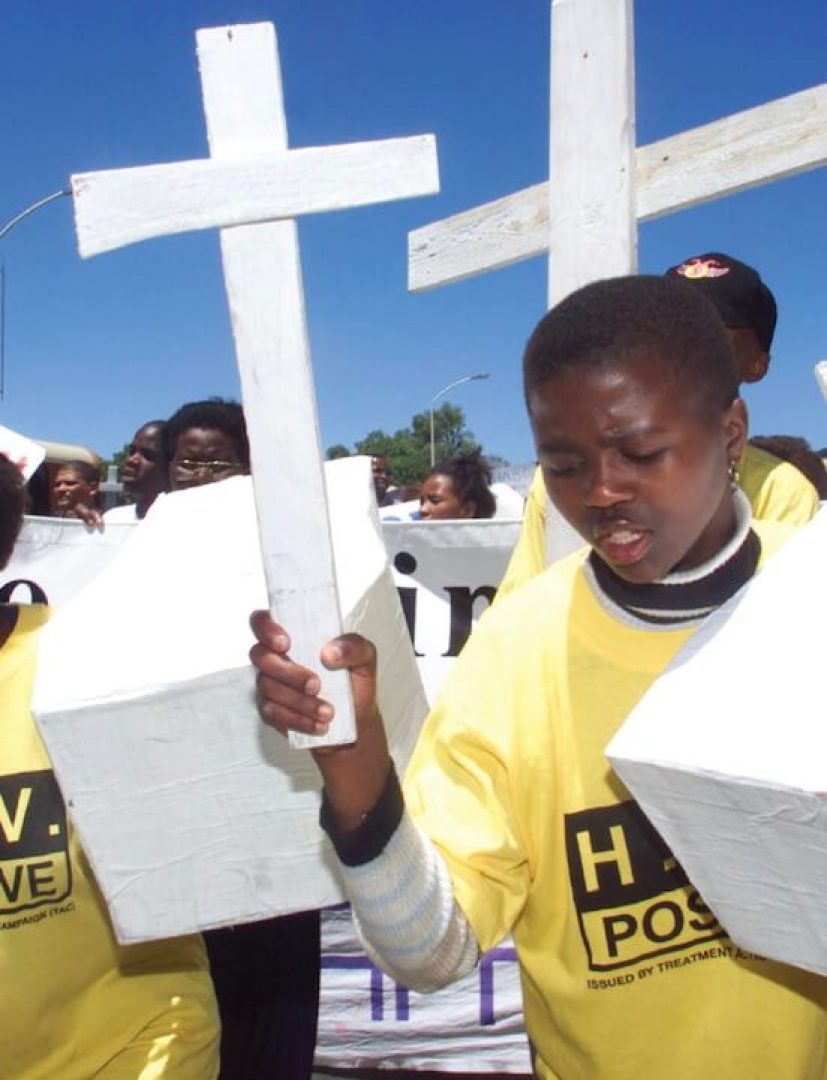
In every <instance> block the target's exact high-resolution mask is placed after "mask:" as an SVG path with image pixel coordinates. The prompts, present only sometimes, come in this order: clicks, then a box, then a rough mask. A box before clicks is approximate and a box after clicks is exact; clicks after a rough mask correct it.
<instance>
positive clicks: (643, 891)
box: [405, 525, 827, 1080]
mask: <svg viewBox="0 0 827 1080" xmlns="http://www.w3.org/2000/svg"><path fill="white" fill-rule="evenodd" d="M757 531H758V532H759V533H760V535H761V537H762V545H763V549H764V550H765V551H766V550H767V545H768V544H770V543H772V542H773V539H774V540H775V541H776V542H777V540H778V535H777V534H778V533H781V534H786V533H788V532H789V530H785V529H782V528H781V527H779V526H772V525H764V526H760V525H759V527H758V528H757ZM773 534H775V537H773ZM582 560H583V554H582V553H577V554H576V555H574V556H571V557H570V558H568V559H566V560H563V561H561V562H560V563H558V564H557V565H555V566H554V567H552V568H551V569H549V570H548V571H547V572H545V573H544V574H542V575H541V576H540V577H538V578H537V579H536V580H535V581H532V582H531V583H530V584H528V585H527V586H525V587H524V588H523V589H520V590H519V591H518V592H517V593H515V594H514V595H513V596H511V597H508V598H507V599H506V600H505V601H503V602H502V603H500V604H498V605H495V606H494V607H493V608H492V609H490V611H489V612H487V613H486V615H485V616H484V617H483V618H482V619H481V620H480V623H479V625H478V627H477V629H476V630H475V632H474V634H473V635H472V637H471V638H470V640H469V642H468V644H467V646H466V648H465V650H464V652H463V653H462V654H461V656H460V658H459V660H458V661H457V664H456V667H455V668H454V671H453V673H452V675H451V676H450V677H449V679H448V682H447V685H446V688H445V691H444V693H443V695H442V697H441V699H440V700H439V702H438V703H437V705H436V707H435V709H434V710H433V712H432V713H431V716H430V717H429V719H428V721H427V722H426V725H425V728H424V730H423V732H422V736H421V738H420V740H419V743H418V745H417V748H416V751H415V753H414V757H413V759H412V761H411V764H410V766H409V769H408V773H407V776H406V782H405V789H406V800H407V805H408V807H409V808H410V810H411V812H412V814H413V815H414V817H415V819H416V820H417V822H418V823H419V825H420V826H421V827H423V828H424V830H425V832H426V833H427V834H428V835H429V836H430V837H431V838H432V840H433V841H434V843H435V844H436V845H437V847H438V848H439V850H440V851H441V853H442V854H443V856H444V857H445V860H446V863H447V866H448V869H449V872H450V874H451V879H452V883H453V889H454V892H455V895H456V898H457V900H458V902H459V904H460V906H461V907H462V909H463V911H464V912H465V914H466V916H467V917H468V920H469V922H470V923H471V926H472V928H473V930H474V933H475V935H476V937H477V940H478V941H479V944H480V947H481V948H482V949H483V950H485V949H489V948H491V947H492V946H493V945H495V944H496V943H497V942H498V941H499V940H500V939H501V938H502V937H503V936H505V935H506V934H508V933H509V932H511V933H513V936H514V940H515V943H516V946H517V952H518V957H519V962H520V968H521V976H522V986H523V999H524V1009H525V1019H526V1028H527V1031H528V1035H529V1038H530V1040H531V1042H532V1044H533V1046H534V1048H535V1051H536V1057H537V1060H536V1068H537V1071H538V1075H539V1076H540V1077H542V1078H544V1080H699V1078H703V1080H824V1078H827V1012H825V1007H827V979H822V978H820V977H818V976H815V975H811V974H808V973H805V972H803V971H799V970H796V969H794V968H791V967H786V966H784V965H780V964H777V963H773V962H770V961H767V960H763V959H760V958H757V957H753V956H746V955H743V954H741V953H740V952H739V950H738V949H737V948H736V947H735V946H734V945H733V944H732V942H731V941H730V940H729V938H728V937H727V936H726V933H725V931H724V930H723V928H722V927H721V926H720V925H719V923H718V922H717V921H716V919H715V917H714V915H713V914H712V913H711V912H710V911H709V909H708V908H707V907H706V906H705V905H704V903H703V900H702V899H701V897H700V896H699V895H698V893H697V891H696V890H695V889H694V888H693V887H692V885H691V884H690V883H689V882H688V881H687V879H686V877H685V874H684V872H683V870H682V868H681V867H680V865H679V864H677V862H676V861H675V859H674V858H673V857H672V854H671V852H670V851H669V850H668V848H667V847H666V845H665V844H664V843H663V841H662V840H660V838H659V837H658V835H657V834H656V833H655V832H654V830H653V829H652V827H651V826H650V825H649V824H648V821H647V819H646V818H645V817H644V815H643V814H642V812H641V811H640V809H639V808H638V806H637V804H636V803H635V802H634V801H633V800H632V798H631V796H630V795H629V793H628V791H627V790H626V789H625V788H624V787H623V785H622V784H621V783H620V781H619V780H618V778H617V777H616V776H615V774H614V773H613V772H612V770H611V768H610V766H609V764H608V763H607V761H606V758H605V756H604V748H605V746H606V744H607V743H608V742H609V740H610V739H611V737H612V735H613V734H614V733H615V731H616V730H617V729H618V727H619V725H620V724H621V723H622V721H623V719H624V718H625V717H626V716H627V715H628V713H629V712H630V710H631V709H632V707H633V706H634V705H635V704H636V702H637V701H638V700H639V699H640V697H641V696H642V695H643V693H644V692H645V690H646V689H647V687H648V686H649V685H650V684H651V683H652V681H653V680H654V679H655V677H656V676H657V675H658V674H659V673H660V672H661V671H662V670H663V669H664V667H665V666H666V665H667V664H668V663H669V661H670V660H671V659H672V657H673V656H674V655H675V654H676V652H677V651H678V650H679V649H680V648H681V646H682V645H683V644H684V643H685V642H686V641H687V640H688V638H689V637H690V636H691V630H687V629H685V628H683V629H676V628H662V627H651V628H649V627H647V628H642V627H639V626H637V625H630V624H628V623H627V622H622V621H620V620H619V619H618V618H617V617H616V616H615V615H613V614H611V613H610V611H609V610H607V608H606V607H605V606H604V605H603V604H602V603H601V601H600V600H599V599H598V597H597V596H596V594H595V592H594V591H593V590H592V587H591V585H590V584H589V582H588V580H587V578H586V575H585V574H584V572H583V570H582Z"/></svg>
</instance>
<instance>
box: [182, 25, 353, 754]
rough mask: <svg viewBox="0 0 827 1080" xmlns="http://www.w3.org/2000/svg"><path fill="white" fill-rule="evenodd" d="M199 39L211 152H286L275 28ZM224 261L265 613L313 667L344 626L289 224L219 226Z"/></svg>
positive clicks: (333, 734)
mask: <svg viewBox="0 0 827 1080" xmlns="http://www.w3.org/2000/svg"><path fill="white" fill-rule="evenodd" d="M196 37H197V44H198V58H199V64H200V69H201V83H202V87H203V94H204V111H205V114H206V117H207V133H208V137H209V144H210V153H211V155H212V156H213V157H215V158H217V159H221V158H223V157H232V156H233V155H235V154H240V153H251V152H252V153H255V152H262V151H263V152H267V151H270V152H272V151H276V152H279V151H282V150H284V149H286V146H287V122H286V118H285V115H284V105H283V101H282V92H281V75H280V71H279V64H278V54H277V46H276V39H275V32H274V30H273V28H272V27H269V26H267V25H266V24H265V25H260V26H256V27H249V26H248V27H234V28H233V32H232V34H231V35H228V34H227V32H226V30H222V29H215V30H201V31H199V32H198V34H197V35H196ZM262 102H266V103H267V107H262ZM253 103H258V108H257V109H255V110H254V109H250V108H248V105H252V104H253ZM221 257H222V261H223V265H224V282H225V286H226V290H227V299H228V302H229V306H230V314H231V319H232V326H233V337H234V339H235V348H236V357H237V360H238V368H239V373H240V377H241V387H242V400H243V403H244V414H245V417H246V420H247V432H248V436H249V440H250V453H251V458H252V471H253V488H254V493H255V502H256V513H257V516H258V525H259V539H260V543H261V551H262V562H263V566H264V575H265V579H266V581H267V592H268V597H269V602H270V610H271V612H272V614H273V616H274V617H275V618H276V619H278V620H279V622H281V623H282V624H283V625H284V626H285V627H287V628H288V629H289V631H290V634H291V637H292V650H291V654H292V656H293V657H294V658H295V659H296V660H297V661H298V662H299V663H303V664H306V665H307V666H308V667H310V668H312V669H314V670H318V669H319V667H320V665H319V659H318V656H319V649H320V647H321V645H322V644H323V643H324V642H325V641H326V640H328V639H329V638H331V637H334V636H336V635H337V634H339V633H341V629H342V623H341V612H340V609H339V602H338V594H337V589H336V580H335V573H334V567H333V553H332V546H331V539H330V522H329V518H328V512H327V500H326V494H325V489H324V477H323V473H322V450H321V445H320V438H319V427H318V419H317V415H316V400H315V392H314V386H313V374H312V370H311V363H310V345H309V339H308V334H307V326H306V319H305V311H304V290H303V288H302V278H301V264H300V259H299V245H298V237H297V230H296V224H295V222H294V221H280V222H274V223H268V224H263V225H246V226H243V227H239V228H234V229H226V230H222V232H221ZM324 694H325V697H327V698H328V699H329V700H330V701H332V702H333V705H334V708H335V710H336V716H335V719H334V723H333V725H332V727H331V731H330V734H329V735H328V737H327V738H326V739H325V740H323V741H324V742H331V743H332V742H346V741H352V739H353V737H354V735H355V723H354V716H353V705H352V701H351V697H350V687H349V683H348V680H347V678H346V677H345V676H344V675H343V674H342V673H332V672H331V673H327V674H326V675H325V678H324ZM293 741H295V742H296V743H297V744H299V745H301V744H305V745H306V744H307V741H306V740H303V739H301V738H297V739H295V740H293ZM313 742H314V744H318V743H319V742H320V740H313Z"/></svg>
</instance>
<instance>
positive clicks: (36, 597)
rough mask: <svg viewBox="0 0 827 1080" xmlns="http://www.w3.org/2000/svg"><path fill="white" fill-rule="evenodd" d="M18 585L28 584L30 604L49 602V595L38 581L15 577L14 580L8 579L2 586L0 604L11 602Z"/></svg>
mask: <svg viewBox="0 0 827 1080" xmlns="http://www.w3.org/2000/svg"><path fill="white" fill-rule="evenodd" d="M18 585H26V586H27V587H28V590H29V603H30V604H48V603H49V598H48V596H47V595H46V593H45V592H44V591H43V589H41V587H40V586H39V585H38V584H37V582H36V581H29V579H28V578H15V580H14V581H7V582H6V584H5V585H3V587H2V588H0V604H8V603H10V602H11V598H12V593H13V592H14V590H15V589H16V588H17V587H18Z"/></svg>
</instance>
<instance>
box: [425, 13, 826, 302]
mask: <svg viewBox="0 0 827 1080" xmlns="http://www.w3.org/2000/svg"><path fill="white" fill-rule="evenodd" d="M634 133H635V112H634V51H633V35H632V0H552V4H551V129H550V146H551V171H550V175H551V182H550V183H549V182H546V183H542V184H537V185H535V186H533V187H530V188H525V189H524V190H522V191H518V192H516V193H514V194H512V195H507V196H505V197H504V198H501V199H497V200H495V201H493V202H489V203H486V204H484V205H482V206H478V207H475V208H474V209H472V210H468V211H465V212H464V213H461V214H456V215H454V216H452V217H449V218H446V219H444V220H443V221H438V222H434V223H433V224H431V225H426V226H425V227H423V228H421V229H417V230H415V231H414V232H412V233H411V234H410V237H409V269H408V284H409V287H410V288H411V289H412V290H414V291H419V290H423V289H429V288H433V287H435V286H437V285H444V284H448V283H449V282H452V281H459V280H461V279H462V278H466V277H472V276H474V275H476V274H481V273H484V272H485V271H488V270H495V269H499V268H500V267H504V266H510V265H511V264H512V263H516V262H520V261H522V260H523V259H529V258H532V257H533V256H536V255H542V254H546V253H548V254H549V256H550V259H551V262H552V263H553V265H551V263H550V266H549V303H550V304H553V303H556V302H557V301H558V300H561V299H562V298H563V297H564V296H566V295H567V294H568V293H569V292H571V291H572V290H573V289H576V288H578V287H579V286H580V285H584V284H586V283H587V282H589V281H593V280H595V279H596V278H601V277H609V276H611V275H612V274H624V273H634V272H635V270H636V266H637V258H636V231H637V230H636V222H637V221H650V220H652V219H654V218H657V217H661V216H663V215H665V214H668V213H671V212H673V211H677V210H683V209H686V208H688V207H690V206H696V205H699V204H700V203H704V202H709V201H712V200H714V199H718V198H721V197H723V196H724V195H730V194H733V193H735V192H738V191H744V190H746V189H748V188H751V187H757V186H759V185H761V184H766V183H769V182H771V181H773V180H780V179H783V178H784V177H787V176H794V175H795V174H797V173H800V172H805V171H807V170H808V169H814V168H817V167H819V166H821V165H824V164H827V84H822V85H821V86H816V87H813V88H812V89H810V90H803V91H801V92H800V93H797V94H791V95H790V96H789V97H784V98H780V99H778V100H776V101H773V102H770V103H769V104H767V105H762V106H759V107H758V108H754V109H748V110H746V111H745V112H740V113H736V114H734V115H732V116H728V117H726V118H724V119H722V120H716V121H715V122H714V123H710V124H704V125H703V126H701V127H698V128H693V129H692V130H690V131H685V132H682V133H681V134H679V135H673V136H670V137H669V138H666V139H662V140H660V141H658V142H655V143H650V144H649V145H648V146H641V147H637V148H635V134H634ZM678 254H680V252H678Z"/></svg>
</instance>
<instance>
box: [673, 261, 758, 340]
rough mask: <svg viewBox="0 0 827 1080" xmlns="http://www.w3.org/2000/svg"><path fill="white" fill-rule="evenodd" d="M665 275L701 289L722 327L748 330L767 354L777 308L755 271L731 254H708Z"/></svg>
mask: <svg viewBox="0 0 827 1080" xmlns="http://www.w3.org/2000/svg"><path fill="white" fill-rule="evenodd" d="M665 276H666V277H679V278H683V280H684V281H686V282H688V283H689V284H690V285H693V286H695V287H696V288H698V289H701V290H702V291H703V293H704V295H705V296H706V297H707V298H708V299H709V300H711V301H712V303H713V304H714V305H715V307H716V308H717V309H718V313H719V314H720V316H721V318H722V319H723V321H724V325H725V326H731V327H733V328H735V327H739V326H748V327H750V329H752V330H754V331H755V333H756V336H757V337H758V340H759V342H760V343H761V348H762V349H763V350H764V352H769V351H770V345H771V344H772V336H773V334H774V333H775V323H776V321H777V319H778V308H777V306H776V303H775V297H774V296H773V295H772V293H771V292H770V290H769V289H768V288H767V286H766V285H765V284H764V282H763V281H762V280H761V275H760V274H759V273H758V271H757V270H753V268H752V267H751V266H747V264H746V263H742V262H740V261H739V260H738V259H733V257H732V256H731V255H724V254H723V253H722V252H720V251H708V252H707V253H706V254H705V255H691V256H690V257H689V258H688V259H684V261H683V262H682V263H679V264H678V265H677V266H670V267H669V269H668V270H667V271H666V274H665Z"/></svg>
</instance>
